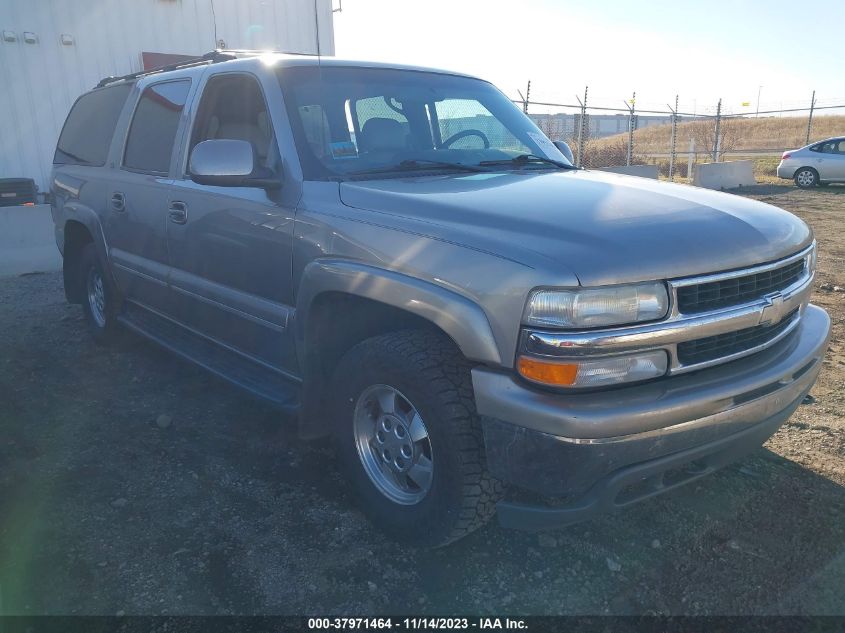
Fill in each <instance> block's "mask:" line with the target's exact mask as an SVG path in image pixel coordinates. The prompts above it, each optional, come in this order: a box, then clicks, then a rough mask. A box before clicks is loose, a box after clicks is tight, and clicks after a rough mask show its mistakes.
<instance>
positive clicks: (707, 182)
mask: <svg viewBox="0 0 845 633" xmlns="http://www.w3.org/2000/svg"><path fill="white" fill-rule="evenodd" d="M692 184H694V185H695V186H696V187H705V188H706V189H733V188H735V187H748V186H750V185H754V184H757V183H756V181H755V180H754V161H750V160H733V161H729V162H726V163H703V164H701V165H696V166H695V172H694V174H693V179H692Z"/></svg>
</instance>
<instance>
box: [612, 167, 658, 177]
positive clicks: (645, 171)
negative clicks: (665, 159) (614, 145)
mask: <svg viewBox="0 0 845 633" xmlns="http://www.w3.org/2000/svg"><path fill="white" fill-rule="evenodd" d="M599 171H609V172H611V173H614V174H625V175H626V176H639V177H640V178H653V179H654V180H657V173H658V171H657V165H620V166H619V167H600V168H599Z"/></svg>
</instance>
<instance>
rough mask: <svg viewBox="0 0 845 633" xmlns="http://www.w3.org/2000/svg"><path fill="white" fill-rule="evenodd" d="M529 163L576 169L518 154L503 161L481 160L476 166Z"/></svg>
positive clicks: (546, 159) (543, 158)
mask: <svg viewBox="0 0 845 633" xmlns="http://www.w3.org/2000/svg"><path fill="white" fill-rule="evenodd" d="M531 163H546V164H548V165H554V166H555V167H559V168H561V169H578V168H577V167H576V166H575V165H570V164H569V163H564V162H561V161H559V160H552V159H551V158H546V157H545V156H537V154H520V155H519V156H514V157H513V158H506V159H504V160H483V161H481V162H480V163H478V164H479V165H481V166H482V167H493V166H495V165H515V166H517V167H522V166H524V165H529V164H531Z"/></svg>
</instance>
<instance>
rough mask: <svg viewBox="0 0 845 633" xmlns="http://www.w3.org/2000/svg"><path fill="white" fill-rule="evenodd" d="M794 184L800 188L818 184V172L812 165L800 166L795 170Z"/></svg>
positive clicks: (809, 187)
mask: <svg viewBox="0 0 845 633" xmlns="http://www.w3.org/2000/svg"><path fill="white" fill-rule="evenodd" d="M795 184H796V185H798V187H799V188H801V189H811V188H812V187H815V186H816V185H817V184H819V173H818V172H817V171H816V170H815V169H813V168H812V167H802V168H801V169H799V170H798V171H796V172H795Z"/></svg>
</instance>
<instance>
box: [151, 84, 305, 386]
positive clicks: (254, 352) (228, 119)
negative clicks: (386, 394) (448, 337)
mask: <svg viewBox="0 0 845 633" xmlns="http://www.w3.org/2000/svg"><path fill="white" fill-rule="evenodd" d="M209 139H236V140H244V141H248V142H250V143H251V144H252V146H253V148H254V150H255V155H256V162H257V163H258V164H260V165H262V166H264V167H266V168H268V169H270V170H273V172H274V173H279V166H280V156H279V151H278V148H277V143H276V138H275V135H274V133H273V128H272V125H271V123H270V117H269V115H268V109H267V103H266V100H265V98H264V93H263V91H262V89H261V86H260V84H259V83H258V80H257V79H256V78H255V77H254V76H253V75H250V74H245V73H220V74H215V75H212V76H211V77H210V78H209V80H208V82H207V83H206V85H205V88H204V89H203V93H202V98H201V100H200V102H199V105H198V107H197V108H196V115H195V121H194V124H193V129H192V132H191V135H190V138H189V140H188V147H187V153H188V155H190V151H191V149H192V148H193V147H194V146H195V145H196V144H197V143H200V142H202V141H204V140H209ZM292 193H293V192H291V191H285V190H282V189H280V190H264V189H261V188H258V187H216V186H206V185H199V184H197V183H195V182H193V181H192V180H191V179H190V177H189V175H188V174H185V175H183V176H182V177H180V178H177V179H176V180H175V181H174V182H173V183H172V187H171V189H170V198H169V201H168V206H169V210H170V213H171V217H170V218H169V220H168V224H167V237H168V246H169V253H170V263H171V266H172V269H171V274H170V283H171V288H172V291H173V293H174V303H175V305H177V306H178V312H179V314H178V318H179V320H180V321H181V322H183V323H184V324H185V325H187V326H188V327H190V328H191V329H193V330H195V331H197V332H199V333H200V334H202V335H205V336H208V337H211V338H213V339H214V340H216V341H218V342H220V343H223V344H224V345H227V346H229V347H232V348H234V349H236V350H238V351H239V352H242V353H245V354H247V355H248V356H250V357H253V358H256V359H259V360H261V361H263V362H266V363H268V364H271V365H273V366H275V367H278V368H281V369H285V370H291V371H292V370H293V367H294V360H293V359H294V351H293V341H292V337H291V336H290V331H291V328H290V327H289V326H290V320H291V316H292V307H291V305H292V303H293V298H292V297H293V292H292V283H291V247H292V236H293V222H294V214H295V209H294V204H295V198H294V199H289V198H291V194H292Z"/></svg>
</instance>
